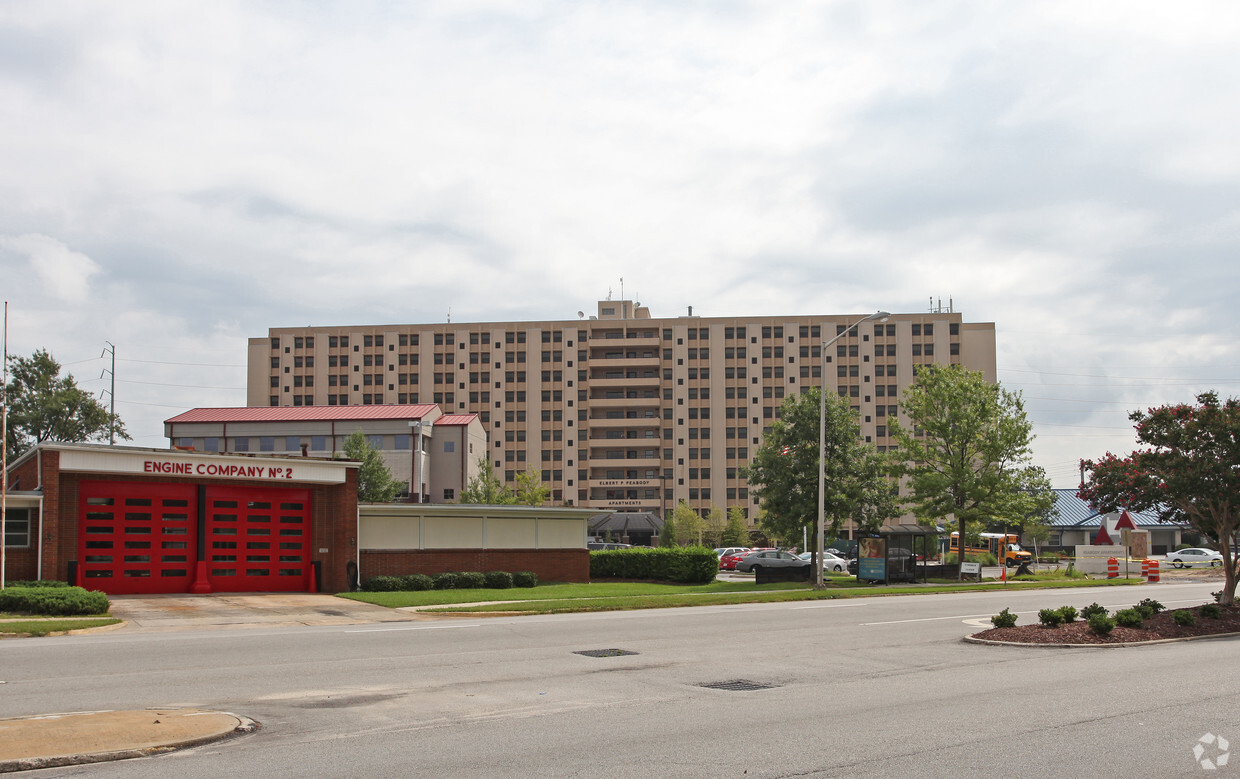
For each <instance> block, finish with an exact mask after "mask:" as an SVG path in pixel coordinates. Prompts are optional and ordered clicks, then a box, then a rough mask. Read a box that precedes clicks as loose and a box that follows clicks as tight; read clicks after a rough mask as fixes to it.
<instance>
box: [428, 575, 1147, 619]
mask: <svg viewBox="0 0 1240 779" xmlns="http://www.w3.org/2000/svg"><path fill="white" fill-rule="evenodd" d="M1139 583H1140V582H1139V581H1138V580H1135V579H1134V580H1125V579H1111V580H1103V581H1077V580H1073V581H1056V582H1036V581H1035V582H1010V583H1008V584H1004V583H1002V582H989V583H983V584H950V585H929V586H926V585H922V586H916V587H878V586H874V585H863V586H862V587H860V588H858V587H839V588H835V587H833V588H830V589H824V590H813V589H806V588H805V587H804V586H803V585H802V586H799V587H798V588H796V589H788V588H783V589H779V590H772V589H762V590H757V589H750V590H749V591H745V592H737V591H733V592H697V593H695V592H685V591H681V592H677V593H665V594H647V595H631V596H620V597H617V596H603V597H591V598H568V599H565V598H555V599H548V598H539V599H537V600H523V601H508V602H504V603H499V604H492V605H485V606H478V605H474V606H452V605H450V604H443V606H442V608H424V609H422V611H424V612H428V613H432V614H478V613H487V612H510V613H514V612H519V613H523V614H565V613H574V612H588V611H628V610H635V609H664V608H678V607H686V606H727V605H737V604H743V603H783V602H790V601H815V600H832V599H843V598H873V597H886V596H897V595H922V594H926V595H929V594H935V593H952V592H977V591H979V590H981V591H983V592H993V591H996V590H1004V589H1006V590H1050V589H1071V588H1077V587H1098V586H1102V587H1115V586H1124V585H1127V584H1139ZM750 586H751V587H752V585H750ZM537 589H538V588H535V592H536V591H537ZM475 592H476V591H475ZM540 594H541V593H540ZM496 600H500V599H496Z"/></svg>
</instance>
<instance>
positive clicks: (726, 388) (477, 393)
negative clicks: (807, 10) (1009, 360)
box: [246, 300, 996, 516]
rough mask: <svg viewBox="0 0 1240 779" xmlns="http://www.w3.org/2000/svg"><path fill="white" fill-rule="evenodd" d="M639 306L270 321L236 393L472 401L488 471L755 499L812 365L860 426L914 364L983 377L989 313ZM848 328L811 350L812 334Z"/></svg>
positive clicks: (617, 496)
mask: <svg viewBox="0 0 1240 779" xmlns="http://www.w3.org/2000/svg"><path fill="white" fill-rule="evenodd" d="M864 316H865V314H847V315H786V316H764V317H755V316H738V317H700V316H693V315H692V310H691V309H690V311H689V314H688V315H686V316H677V317H664V318H652V317H651V315H650V311H649V309H648V308H646V307H644V306H642V305H640V304H639V303H635V302H633V301H630V300H604V301H599V303H598V307H597V313H596V314H595V315H594V316H590V317H588V318H587V317H586V315H585V314H584V313H581V312H579V317H578V318H577V319H572V320H560V321H542V322H485V323H455V322H452V323H442V324H408V325H357V326H341V327H279V328H272V329H271V330H269V332H268V335H267V337H265V338H252V339H250V341H249V358H248V359H249V376H248V395H247V401H246V402H247V403H248V404H249V405H250V406H340V405H380V404H408V403H434V404H437V405H439V406H440V407H441V408H442V409H443V412H444V413H445V414H465V413H473V414H477V415H478V417H479V420H480V421H481V423H482V425H483V427H484V428H485V430H486V432H487V435H488V436H489V441H488V443H487V444H486V449H487V451H488V453H489V458H490V460H491V462H492V464H493V465H494V467H495V470H496V472H497V473H498V474H499V475H500V476H501V477H502V478H503V479H504V480H505V481H506V482H507V483H508V484H510V485H511V484H514V483H515V478H516V474H518V473H520V472H522V471H525V470H527V469H535V470H538V471H540V472H541V475H542V479H543V480H544V482H545V483H546V484H547V486H548V487H549V488H550V489H551V494H552V500H554V501H555V502H557V503H559V502H562V503H564V504H567V505H576V506H582V507H592V508H598V509H603V510H624V511H652V512H656V513H658V514H660V515H665V514H666V513H667V512H669V511H670V510H671V509H672V508H673V507H674V506H675V505H676V503H677V502H678V501H681V500H684V501H687V502H688V503H689V505H690V506H692V507H693V508H694V509H696V510H698V511H699V512H706V511H709V510H710V508H711V507H712V506H718V507H720V508H723V509H726V508H728V507H729V506H733V505H739V506H741V507H743V508H744V509H745V511H746V515H747V516H753V515H754V514H755V509H756V506H755V500H754V499H753V498H752V497H751V496H750V493H749V488H748V484H747V482H746V480H745V478H744V476H743V475H742V469H743V467H744V466H745V465H747V464H748V462H749V459H750V455H751V454H752V453H753V452H754V450H755V449H756V447H757V446H759V444H760V443H761V441H762V435H763V430H764V429H765V428H766V427H768V426H769V425H770V424H771V423H772V422H773V421H774V420H775V419H776V418H777V417H778V415H779V407H780V404H781V403H782V402H783V399H784V398H785V397H788V396H790V395H793V394H795V393H798V392H801V391H802V390H803V389H804V388H806V387H812V386H818V385H820V384H822V383H823V376H822V373H823V369H824V366H825V370H826V373H827V376H826V382H825V383H826V385H827V387H828V388H829V389H830V390H832V391H835V392H838V393H839V394H840V395H842V396H845V397H848V398H851V399H852V405H853V407H854V408H855V409H856V410H857V413H858V415H859V417H860V420H861V430H862V436H863V437H864V438H865V440H866V441H869V442H872V443H874V444H875V445H876V446H877V447H879V448H880V449H884V448H886V447H887V446H889V445H891V444H892V441H891V439H890V438H889V437H888V426H887V420H888V419H889V418H890V417H892V416H895V415H897V414H899V413H900V408H899V398H900V393H901V392H903V390H904V388H905V387H907V386H908V385H909V384H910V383H911V382H912V381H913V379H914V370H915V366H918V365H923V364H928V363H952V364H961V365H963V366H965V367H967V368H969V369H972V370H977V371H981V372H982V373H983V374H984V375H985V377H986V378H987V380H989V381H994V380H995V372H996V371H995V327H994V323H992V322H984V323H966V322H964V321H963V320H962V317H961V315H960V314H959V313H956V312H954V311H950V310H948V311H943V310H935V311H931V312H927V313H920V314H893V315H892V316H891V317H890V318H889V319H887V320H886V321H885V322H864V323H861V324H858V325H857V326H855V327H852V328H850V327H849V326H850V325H853V324H854V323H856V322H858V320H860V319H862V318H863V317H864ZM846 330H847V331H848V332H847V333H846V334H845V335H844V336H843V337H841V338H840V339H839V340H838V341H837V342H836V343H834V344H832V345H831V346H830V348H829V349H828V350H827V354H825V355H824V354H823V353H822V344H824V343H825V342H827V341H830V340H831V339H832V338H834V337H835V336H836V335H837V334H839V333H844V332H845V331H846Z"/></svg>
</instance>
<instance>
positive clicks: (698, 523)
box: [672, 500, 706, 546]
mask: <svg viewBox="0 0 1240 779" xmlns="http://www.w3.org/2000/svg"><path fill="white" fill-rule="evenodd" d="M672 520H673V521H674V522H675V523H676V538H677V539H678V540H679V541H680V543H681V545H682V546H698V545H701V543H702V533H703V531H704V530H705V528H706V523H705V522H703V521H702V518H701V517H699V516H698V514H697V512H696V511H694V510H693V509H692V508H691V507H690V506H689V504H688V503H686V502H685V501H683V500H682V501H680V502H679V503H677V504H676V508H675V509H674V510H673V511H672Z"/></svg>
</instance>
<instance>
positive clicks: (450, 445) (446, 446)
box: [443, 441, 456, 454]
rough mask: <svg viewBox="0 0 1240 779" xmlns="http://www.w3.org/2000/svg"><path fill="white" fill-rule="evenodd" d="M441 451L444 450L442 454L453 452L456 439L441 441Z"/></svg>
mask: <svg viewBox="0 0 1240 779" xmlns="http://www.w3.org/2000/svg"><path fill="white" fill-rule="evenodd" d="M443 451H444V454H451V453H452V452H455V451H456V441H444V442H443Z"/></svg>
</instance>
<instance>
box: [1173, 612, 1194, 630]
mask: <svg viewBox="0 0 1240 779" xmlns="http://www.w3.org/2000/svg"><path fill="white" fill-rule="evenodd" d="M1171 618H1172V619H1174V620H1175V624H1177V625H1184V626H1185V627H1187V626H1189V625H1191V624H1193V623H1194V622H1196V621H1197V617H1196V615H1194V614H1193V612H1191V611H1189V610H1188V609H1180V610H1179V611H1176V612H1174V613H1172V615H1171Z"/></svg>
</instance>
